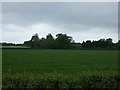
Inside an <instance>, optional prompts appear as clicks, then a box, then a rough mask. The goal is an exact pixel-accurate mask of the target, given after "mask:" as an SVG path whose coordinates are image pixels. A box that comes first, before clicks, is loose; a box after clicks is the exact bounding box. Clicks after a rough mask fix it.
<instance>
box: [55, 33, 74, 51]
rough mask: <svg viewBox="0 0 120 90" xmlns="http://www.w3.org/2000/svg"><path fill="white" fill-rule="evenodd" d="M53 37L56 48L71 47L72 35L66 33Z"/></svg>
mask: <svg viewBox="0 0 120 90" xmlns="http://www.w3.org/2000/svg"><path fill="white" fill-rule="evenodd" d="M56 37H57V38H56V39H55V45H56V48H57V49H69V48H71V42H72V37H70V36H67V35H66V34H61V33H60V34H57V35H56Z"/></svg>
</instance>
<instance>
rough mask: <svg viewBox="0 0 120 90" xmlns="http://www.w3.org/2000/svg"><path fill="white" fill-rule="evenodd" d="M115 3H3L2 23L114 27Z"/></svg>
mask: <svg viewBox="0 0 120 90" xmlns="http://www.w3.org/2000/svg"><path fill="white" fill-rule="evenodd" d="M116 17H117V3H105V2H104V3H75V2H74V3H38V2H37V3H30V2H29V3H28V2H27V3H3V23H13V24H19V25H31V24H35V23H39V22H40V23H41V22H48V23H52V24H58V26H59V24H63V25H64V26H65V25H67V24H68V25H67V26H66V27H69V25H70V26H73V27H74V25H76V24H78V25H80V24H83V25H86V27H116V25H117V22H116V20H117V18H116Z"/></svg>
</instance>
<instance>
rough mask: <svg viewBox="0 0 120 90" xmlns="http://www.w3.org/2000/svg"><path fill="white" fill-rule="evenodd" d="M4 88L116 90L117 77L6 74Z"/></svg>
mask: <svg viewBox="0 0 120 90" xmlns="http://www.w3.org/2000/svg"><path fill="white" fill-rule="evenodd" d="M2 83H3V89H4V88H57V89H59V88H117V85H118V76H116V75H114V76H106V75H101V74H94V73H93V74H87V73H86V74H84V75H77V76H75V75H64V74H62V73H57V72H54V73H45V74H41V75H32V74H23V75H22V73H17V74H14V75H12V74H9V75H8V74H6V75H3V82H2Z"/></svg>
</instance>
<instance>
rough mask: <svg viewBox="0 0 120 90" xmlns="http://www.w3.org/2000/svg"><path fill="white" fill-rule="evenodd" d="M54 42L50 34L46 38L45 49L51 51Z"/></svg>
mask: <svg viewBox="0 0 120 90" xmlns="http://www.w3.org/2000/svg"><path fill="white" fill-rule="evenodd" d="M54 43H55V40H54V38H53V36H52V35H51V34H48V35H47V36H46V48H48V49H53V48H54V47H55V44H54Z"/></svg>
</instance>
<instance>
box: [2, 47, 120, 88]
mask: <svg viewBox="0 0 120 90" xmlns="http://www.w3.org/2000/svg"><path fill="white" fill-rule="evenodd" d="M2 53H3V54H2V58H3V59H2V66H3V68H2V70H3V77H2V79H3V81H2V82H3V83H2V85H3V88H117V87H118V86H119V84H120V83H118V80H117V78H118V76H117V75H118V51H115V50H99V51H98V50H35V49H29V50H25V49H24V50H20V49H14V50H12V49H3V52H2Z"/></svg>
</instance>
